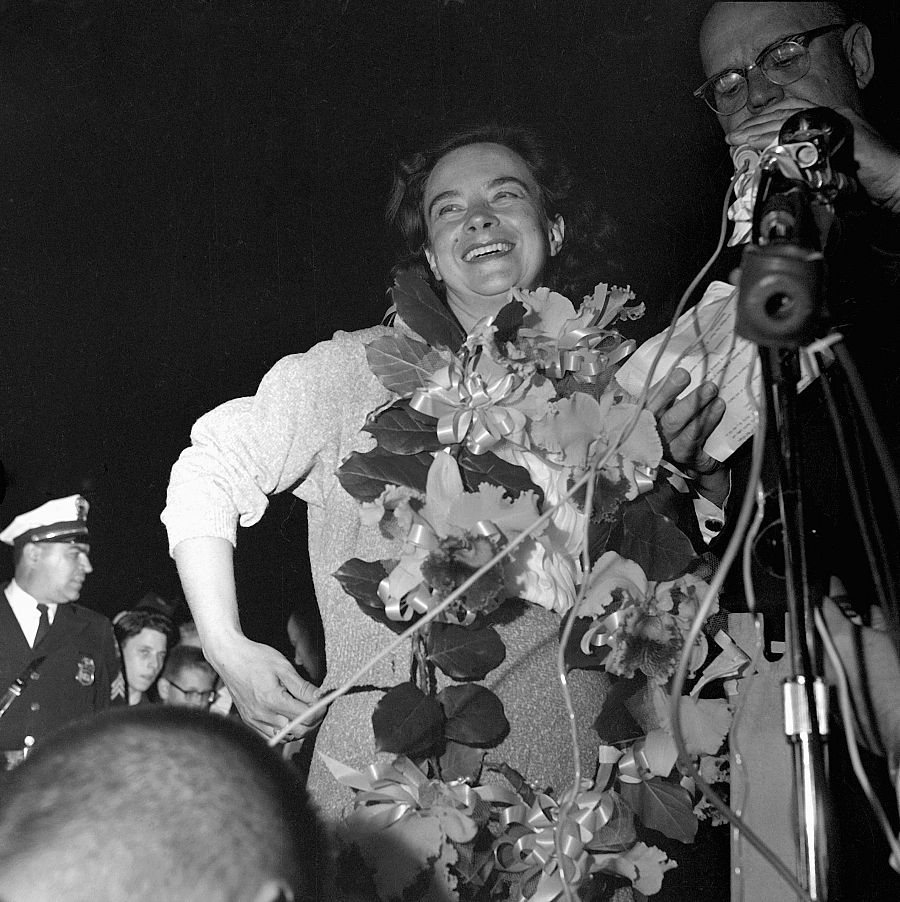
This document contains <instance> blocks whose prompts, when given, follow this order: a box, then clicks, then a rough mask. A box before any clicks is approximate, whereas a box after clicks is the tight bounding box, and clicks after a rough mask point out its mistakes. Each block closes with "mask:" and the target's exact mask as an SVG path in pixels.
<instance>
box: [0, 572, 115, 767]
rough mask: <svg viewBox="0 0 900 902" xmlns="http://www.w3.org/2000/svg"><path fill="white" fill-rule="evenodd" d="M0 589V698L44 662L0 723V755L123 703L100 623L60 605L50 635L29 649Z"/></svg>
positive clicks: (105, 624)
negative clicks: (34, 663) (30, 667)
mask: <svg viewBox="0 0 900 902" xmlns="http://www.w3.org/2000/svg"><path fill="white" fill-rule="evenodd" d="M5 588H6V587H5V586H3V587H2V589H0V693H3V692H5V691H6V689H7V688H8V687H9V686H10V685H11V684H12V683H13V682H14V681H15V679H16V677H17V676H19V674H20V673H22V671H23V670H24V669H25V668H26V667H27V666H28V664H29V663H30V662H31V661H33V660H34V659H35V658H37V657H40V656H42V655H43V656H44V661H43V662H42V663H41V665H40V667H39V668H38V670H37V672H36V673H34V674H33V675H32V677H31V678H30V679H29V680H28V681H27V682H26V685H25V686H24V688H23V689H22V694H21V696H19V697H18V698H16V699H14V700H13V702H12V704H11V705H10V706H9V708H8V709H7V710H6V713H5V714H4V715H3V716H2V717H0V751H14V750H21V749H22V748H23V747H26V746H30V745H32V742H33V743H38V742H40V740H41V739H42V738H43V737H44V736H46V735H47V734H48V733H50V732H52V731H53V730H56V729H58V728H59V727H61V726H63V725H64V724H66V723H68V722H69V721H71V720H74V719H76V718H78V717H82V716H84V715H86V714H91V713H93V712H96V711H101V710H103V709H105V708H108V707H110V705H112V704H116V703H120V704H124V703H125V684H124V680H123V678H122V666H121V662H120V658H119V651H118V645H117V644H116V638H115V634H114V633H113V628H112V624H111V623H110V622H109V620H108V619H107V618H106V617H104V616H103V615H102V614H99V613H97V612H96V611H92V610H90V609H88V608H85V607H83V606H82V605H79V604H75V603H68V604H60V605H58V606H57V608H56V615H55V616H54V618H53V623H52V624H51V625H50V632H49V633H47V635H46V636H45V637H44V638H43V640H42V641H41V642H40V643H39V645H38V646H37V647H36V648H31V647H30V646H29V645H28V642H27V641H26V639H25V636H24V634H23V633H22V628H21V627H20V626H19V621H18V620H17V619H16V615H15V614H14V613H13V610H12V608H11V607H10V604H9V601H8V600H7V598H6V593H5V591H3V590H4V589H5ZM29 737H30V738H29ZM2 769H3V762H2V761H0V770H2Z"/></svg>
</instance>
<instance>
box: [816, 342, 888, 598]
mask: <svg viewBox="0 0 900 902" xmlns="http://www.w3.org/2000/svg"><path fill="white" fill-rule="evenodd" d="M816 363H817V364H818V366H819V371H820V372H821V374H822V392H823V394H824V396H825V407H826V410H827V411H828V417H829V419H830V421H831V426H832V429H833V431H834V438H835V442H836V443H837V447H838V456H839V458H840V461H841V467H842V469H843V472H844V479H845V480H846V483H847V492H848V495H849V498H850V505H851V507H852V508H853V515H854V518H855V520H856V523H857V525H858V527H859V535H860V540H861V541H862V545H863V549H864V550H865V553H866V561H867V562H868V565H869V573H870V574H871V577H872V583H873V585H874V588H875V594H876V596H877V597H878V603H879V605H880V607H882V608H886V607H887V605H888V600H887V596H888V592H889V589H888V587H887V585H886V583H887V582H888V581H887V580H886V579H885V575H886V574H884V573H883V572H882V566H881V562H882V561H884V560H885V556H884V554H885V548H884V538H883V536H882V534H881V531H880V530H879V528H878V517H876V516H875V512H874V510H873V509H872V506H871V504H870V505H867V510H866V511H864V510H863V501H862V495H861V493H860V490H859V487H858V485H857V473H856V472H855V471H854V468H853V467H852V466H851V464H850V461H851V460H852V459H853V458H852V456H851V452H850V449H849V447H848V444H847V436H846V433H845V431H844V426H843V423H842V422H841V416H840V415H839V413H838V409H837V404H836V402H835V398H834V393H833V392H832V390H831V380H830V378H829V377H828V376H827V375H826V373H825V369H824V367H825V361H824V358H823V357H822V355H821V354H816ZM843 413H844V415H845V416H846V415H847V411H844V412H843ZM850 414H851V416H853V420H854V421H855V420H856V417H855V415H853V409H852V407H851V410H850ZM856 451H857V453H856V460H858V461H859V463H860V469H861V470H862V473H863V474H865V458H864V455H863V452H862V449H861V448H860V447H857V449H856ZM866 497H867V498H871V495H870V494H869V493H868V492H867V493H866ZM867 513H868V514H869V516H866V514H867ZM873 531H874V532H875V543H877V545H878V554H876V549H875V547H874V543H873V538H872V532H873ZM879 555H880V560H879Z"/></svg>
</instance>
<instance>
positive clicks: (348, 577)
mask: <svg viewBox="0 0 900 902" xmlns="http://www.w3.org/2000/svg"><path fill="white" fill-rule="evenodd" d="M332 575H333V576H334V578H335V579H336V580H337V581H338V582H339V583H340V584H341V587H342V588H343V590H344V591H345V592H346V593H347V594H348V595H350V596H352V597H353V598H355V599H356V603H357V604H358V605H359V607H360V610H361V611H362V612H363V613H364V614H366V615H367V616H368V617H371V618H372V619H373V620H377V621H378V623H381V624H384V626H386V627H387V628H388V629H389V630H391V631H392V632H395V633H402V632H404V630H406V628H407V627H408V626H409V623H407V622H406V621H403V620H400V621H397V620H391V619H390V617H388V616H387V614H386V613H385V610H384V602H383V601H382V600H381V598H380V597H379V596H378V584H379V583H380V582H381V581H382V580H383V579H384V578H385V576H387V569H386V568H385V566H384V564H383V563H382V562H381V561H362V560H360V559H359V558H356V557H354V558H350V560H348V561H345V562H344V563H343V564H341V566H340V567H339V568H338V569H337V570H335V572H334V573H333V574H332Z"/></svg>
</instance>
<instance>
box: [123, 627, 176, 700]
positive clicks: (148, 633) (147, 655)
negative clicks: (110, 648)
mask: <svg viewBox="0 0 900 902" xmlns="http://www.w3.org/2000/svg"><path fill="white" fill-rule="evenodd" d="M166 651H167V649H166V637H165V636H164V635H163V634H162V633H161V632H159V630H152V629H150V628H149V627H144V629H142V630H141V631H140V632H139V633H138V634H137V635H136V636H132V637H131V638H130V639H127V640H126V641H125V642H124V643H123V645H122V660H123V662H124V664H125V679H126V680H127V681H128V688H129V689H133V690H136V691H137V692H146V691H147V690H148V689H149V688H150V687H151V686H152V685H153V684H154V682H156V678H157V677H158V676H159V674H160V671H161V670H162V668H163V664H165V663H166Z"/></svg>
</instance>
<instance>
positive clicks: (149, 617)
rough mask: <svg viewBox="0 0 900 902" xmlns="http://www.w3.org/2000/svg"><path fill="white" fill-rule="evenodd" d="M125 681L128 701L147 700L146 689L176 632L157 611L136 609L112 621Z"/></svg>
mask: <svg viewBox="0 0 900 902" xmlns="http://www.w3.org/2000/svg"><path fill="white" fill-rule="evenodd" d="M113 629H114V630H115V632H116V639H117V640H118V642H119V649H120V650H121V652H122V663H123V665H124V668H125V682H126V683H127V684H128V704H129V705H139V704H141V703H142V702H144V701H146V697H147V692H148V691H149V689H150V687H151V686H153V684H154V683H155V682H156V679H157V677H158V676H159V675H160V673H161V671H162V669H163V664H165V661H166V655H167V654H168V652H169V649H170V648H171V647H172V645H173V644H174V642H175V639H176V637H177V632H176V630H175V625H174V624H173V623H172V621H171V620H170V619H169V618H168V617H167V616H166V615H165V614H162V613H160V612H159V611H151V610H147V609H145V608H135V609H134V610H131V611H126V612H125V613H123V614H121V615H120V616H118V617H116V619H115V622H114V624H113Z"/></svg>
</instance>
